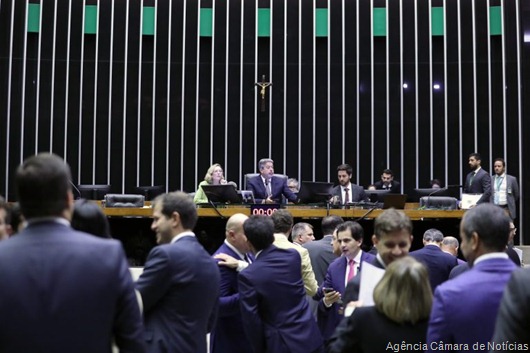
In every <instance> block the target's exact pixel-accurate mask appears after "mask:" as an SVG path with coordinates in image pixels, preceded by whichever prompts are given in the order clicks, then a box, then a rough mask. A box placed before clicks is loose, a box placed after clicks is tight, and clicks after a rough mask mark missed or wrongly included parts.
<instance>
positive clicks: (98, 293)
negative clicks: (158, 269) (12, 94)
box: [0, 153, 145, 353]
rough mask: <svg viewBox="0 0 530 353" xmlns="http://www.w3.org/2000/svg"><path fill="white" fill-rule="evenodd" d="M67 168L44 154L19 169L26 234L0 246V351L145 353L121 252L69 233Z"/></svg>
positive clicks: (17, 180) (107, 242) (107, 243)
mask: <svg viewBox="0 0 530 353" xmlns="http://www.w3.org/2000/svg"><path fill="white" fill-rule="evenodd" d="M70 180H71V175H70V167H69V166H68V164H66V163H65V162H64V161H63V160H62V159H61V158H60V157H58V156H56V155H53V154H48V153H42V154H38V155H36V156H32V157H29V158H28V159H26V160H25V161H24V163H23V164H22V165H21V166H20V167H19V168H18V169H17V172H16V176H15V185H16V193H17V198H18V200H19V202H20V208H21V210H22V214H23V215H24V218H25V219H26V221H27V223H28V224H27V227H25V229H23V230H22V231H21V232H20V233H19V234H17V235H16V236H14V237H12V238H10V239H9V240H6V241H2V242H0V283H2V290H0V317H1V318H2V320H1V323H0V351H2V353H18V352H56V353H62V352H65V353H66V352H78V353H93V352H110V351H111V342H112V340H113V339H114V340H115V342H116V344H117V346H118V348H119V350H120V352H145V345H144V342H143V340H144V337H143V335H144V330H143V326H142V318H141V314H140V308H139V306H138V302H137V299H136V295H135V293H134V284H133V280H132V278H131V274H130V273H129V269H128V265H127V260H126V259H125V253H124V251H123V247H122V244H120V242H118V241H116V240H112V239H100V238H97V237H94V236H92V235H89V234H86V233H82V232H78V231H75V230H73V229H72V227H70V219H71V217H72V208H73V204H74V196H73V194H72V190H71V187H72V186H71V184H72V183H71V181H70Z"/></svg>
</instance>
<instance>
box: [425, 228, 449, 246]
mask: <svg viewBox="0 0 530 353" xmlns="http://www.w3.org/2000/svg"><path fill="white" fill-rule="evenodd" d="M423 240H425V241H434V242H436V243H441V242H442V241H443V240H444V235H443V233H442V232H440V231H439V230H438V229H436V228H431V229H427V230H426V231H425V233H423Z"/></svg>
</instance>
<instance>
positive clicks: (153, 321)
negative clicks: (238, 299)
mask: <svg viewBox="0 0 530 353" xmlns="http://www.w3.org/2000/svg"><path fill="white" fill-rule="evenodd" d="M153 207H154V209H153V224H152V225H151V229H152V230H153V231H155V232H156V238H157V242H158V243H159V244H160V245H159V246H156V247H154V248H153V250H151V252H150V253H149V256H148V257H147V261H146V262H145V267H144V272H143V273H142V275H141V276H140V278H139V279H138V282H137V283H136V287H137V289H138V291H139V292H140V294H141V295H142V301H143V304H144V320H145V326H146V335H145V338H146V341H147V344H148V351H149V352H150V353H157V352H180V353H206V351H207V346H206V334H207V333H208V332H210V330H211V329H212V327H213V325H214V323H215V319H216V315H217V306H218V301H219V282H220V275H219V270H218V268H217V263H216V262H215V260H213V259H212V258H211V257H210V254H208V253H207V252H206V250H204V248H203V246H202V245H201V244H200V243H199V241H198V240H197V238H196V237H195V234H193V232H192V230H193V228H195V224H196V223H197V219H198V216H197V209H196V207H195V204H194V203H193V200H192V199H191V197H190V196H189V195H188V194H186V193H183V192H172V193H169V194H163V195H160V196H158V197H157V198H156V199H155V200H154V202H153Z"/></svg>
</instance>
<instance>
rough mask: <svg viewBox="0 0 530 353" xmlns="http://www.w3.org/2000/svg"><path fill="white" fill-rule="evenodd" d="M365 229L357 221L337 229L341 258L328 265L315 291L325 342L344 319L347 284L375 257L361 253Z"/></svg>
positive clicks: (344, 224)
mask: <svg viewBox="0 0 530 353" xmlns="http://www.w3.org/2000/svg"><path fill="white" fill-rule="evenodd" d="M363 237H364V230H363V227H361V225H360V224H359V223H357V222H352V221H348V222H344V223H342V224H341V225H339V226H338V227H337V242H338V243H339V244H340V249H341V252H342V256H341V257H339V258H338V259H336V260H335V261H333V262H332V263H331V265H329V268H328V271H327V273H326V279H325V280H324V283H323V284H322V286H321V287H320V288H319V289H318V293H317V296H316V297H317V298H318V299H320V303H319V307H318V312H317V318H318V327H319V329H320V332H321V333H322V337H323V338H324V340H325V341H327V340H328V339H329V338H330V337H331V335H332V334H333V332H334V331H335V328H336V327H337V325H338V324H339V323H340V321H341V319H342V317H343V311H344V307H343V303H342V301H341V300H340V299H341V295H342V294H343V293H344V289H345V287H346V283H348V281H349V280H351V279H352V278H353V277H355V275H357V274H358V272H359V271H360V270H361V268H362V263H363V262H364V261H371V260H373V259H374V257H375V256H373V255H371V254H368V253H366V252H363V251H362V250H361V245H362V243H363Z"/></svg>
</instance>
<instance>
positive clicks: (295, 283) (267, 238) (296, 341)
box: [239, 216, 324, 353]
mask: <svg viewBox="0 0 530 353" xmlns="http://www.w3.org/2000/svg"><path fill="white" fill-rule="evenodd" d="M243 227H244V230H245V235H246V236H247V239H248V241H249V243H250V249H251V251H252V252H253V253H254V254H255V255H256V259H255V261H254V262H253V263H252V265H250V266H249V267H248V268H246V269H245V270H244V271H241V272H240V273H239V296H240V301H241V314H242V316H243V322H244V323H245V325H244V326H243V327H244V329H245V332H246V334H247V337H248V338H249V342H250V344H251V346H252V349H249V350H248V351H249V352H252V351H253V352H254V353H265V352H267V353H317V352H318V353H321V352H323V351H324V350H323V344H322V337H321V336H320V332H319V331H318V328H317V324H316V322H315V319H314V318H313V315H312V314H311V311H310V309H309V304H308V303H307V300H306V297H305V290H304V284H303V282H302V276H301V262H300V255H299V254H298V252H297V251H296V250H295V249H280V248H277V247H275V246H273V245H272V243H273V241H274V234H273V233H274V224H273V222H272V220H271V219H270V218H268V217H264V216H251V217H250V218H249V219H248V220H246V221H245V223H244V224H243Z"/></svg>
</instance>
